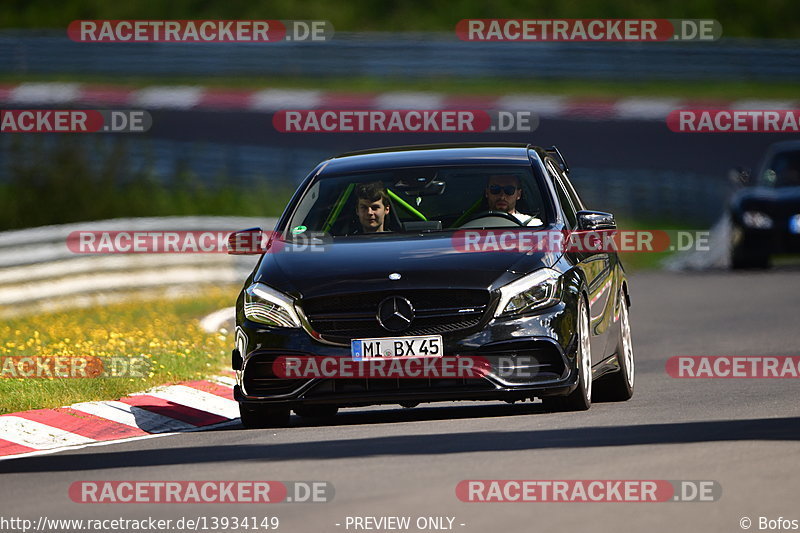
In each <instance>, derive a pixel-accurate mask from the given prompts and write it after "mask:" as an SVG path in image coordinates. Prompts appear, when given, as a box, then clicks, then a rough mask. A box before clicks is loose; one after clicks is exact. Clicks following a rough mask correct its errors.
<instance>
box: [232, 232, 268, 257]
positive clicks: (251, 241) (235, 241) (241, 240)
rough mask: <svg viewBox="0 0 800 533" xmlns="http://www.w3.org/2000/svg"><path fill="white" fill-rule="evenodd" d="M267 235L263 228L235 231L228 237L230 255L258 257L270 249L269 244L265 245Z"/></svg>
mask: <svg viewBox="0 0 800 533" xmlns="http://www.w3.org/2000/svg"><path fill="white" fill-rule="evenodd" d="M264 237H265V233H264V232H263V231H262V230H261V228H250V229H245V230H241V231H234V232H233V233H231V234H230V235H228V254H229V255H258V254H263V253H264V252H266V251H267V248H269V243H268V242H267V243H264V242H263V241H264Z"/></svg>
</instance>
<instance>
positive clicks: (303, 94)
mask: <svg viewBox="0 0 800 533" xmlns="http://www.w3.org/2000/svg"><path fill="white" fill-rule="evenodd" d="M321 101H322V91H313V90H299V89H295V90H289V89H267V90H264V91H257V92H255V93H253V95H252V96H251V97H250V108H251V109H256V110H259V111H277V110H280V109H308V108H313V107H317V106H318V105H319V104H320V102H321Z"/></svg>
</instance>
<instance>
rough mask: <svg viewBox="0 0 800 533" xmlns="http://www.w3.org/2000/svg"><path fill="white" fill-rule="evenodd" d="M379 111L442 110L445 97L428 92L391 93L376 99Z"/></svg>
mask: <svg viewBox="0 0 800 533" xmlns="http://www.w3.org/2000/svg"><path fill="white" fill-rule="evenodd" d="M375 105H376V106H377V108H378V109H440V108H441V107H442V106H443V105H444V96H443V95H441V94H438V93H426V92H401V91H398V92H390V93H383V94H380V95H378V97H377V98H376V99H375Z"/></svg>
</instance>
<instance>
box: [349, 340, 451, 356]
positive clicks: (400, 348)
mask: <svg viewBox="0 0 800 533" xmlns="http://www.w3.org/2000/svg"><path fill="white" fill-rule="evenodd" d="M350 349H351V353H352V355H353V359H355V360H356V361H361V360H362V359H371V358H374V357H442V351H443V350H442V336H441V335H419V336H416V337H380V338H376V339H353V340H352V341H350Z"/></svg>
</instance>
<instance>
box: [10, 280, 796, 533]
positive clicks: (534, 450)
mask: <svg viewBox="0 0 800 533" xmlns="http://www.w3.org/2000/svg"><path fill="white" fill-rule="evenodd" d="M799 277H800V269H798V268H797V267H783V268H779V269H776V270H772V271H767V272H750V273H729V272H720V271H717V272H704V273H669V272H646V273H640V274H636V275H634V276H632V278H631V291H632V299H633V307H632V309H631V311H632V313H631V321H632V328H633V341H634V348H635V353H636V359H637V389H636V394H635V396H634V398H633V399H632V400H630V401H629V402H626V403H617V404H595V405H593V406H592V408H591V409H590V410H589V411H587V412H582V413H560V414H559V413H545V412H544V411H543V410H542V409H541V408H540V407H539V405H538V404H530V403H529V404H517V405H513V406H510V405H506V404H502V403H488V404H482V403H475V404H472V403H464V404H458V405H455V404H450V405H447V404H440V405H437V404H428V405H423V406H420V407H418V408H416V409H410V410H405V409H400V408H392V407H385V408H369V409H357V410H356V409H350V410H345V411H343V412H342V413H340V415H339V416H338V417H337V418H336V419H335V422H334V423H333V424H330V425H313V424H302V423H301V422H300V421H299V420H294V421H293V422H294V425H293V427H291V428H287V429H281V430H244V429H242V428H240V427H239V426H233V427H230V428H227V429H222V430H216V431H210V432H201V433H186V434H179V435H172V436H166V437H162V438H156V439H150V440H139V441H134V442H127V443H118V444H111V445H107V446H99V447H92V448H85V449H82V450H74V451H67V452H61V453H57V454H53V455H49V456H42V457H33V458H25V459H12V460H8V461H2V462H0V473H2V474H3V475H2V483H0V501H1V502H2V514H3V516H5V517H9V516H18V517H27V518H31V519H34V520H37V519H38V517H39V516H40V515H46V516H47V517H49V518H119V517H124V518H145V517H147V516H157V517H162V518H171V519H173V520H174V519H177V518H178V517H180V516H189V517H197V516H209V517H210V516H218V517H220V516H235V515H238V516H253V515H256V516H264V515H271V516H278V517H279V518H280V520H281V525H280V529H279V531H286V532H292V531H297V532H328V531H331V532H333V531H348V529H346V528H345V517H347V516H387V515H388V516H411V517H412V520H413V519H415V518H416V517H418V516H450V517H455V522H454V524H455V525H454V530H456V531H477V532H487V531H525V532H531V531H534V532H535V531H581V530H591V531H596V532H606V531H608V532H611V531H664V532H667V531H669V532H674V531H697V532H704V533H706V532H716V531H719V532H734V531H742V529H741V528H740V525H739V521H740V519H741V518H742V517H745V516H746V517H749V518H751V519H752V520H753V527H752V528H751V529H752V530H754V531H755V530H759V529H758V519H759V517H761V516H764V517H769V518H771V519H775V518H778V517H779V516H781V517H784V518H790V519H800V510H798V506H797V487H798V482H797V481H798V477H800V445H798V441H799V440H800V409H798V386H799V385H800V382H798V380H796V379H780V380H779V379H760V380H757V379H718V380H708V379H700V380H688V379H674V378H671V377H669V376H668V375H667V374H666V372H665V370H664V364H665V361H666V360H667V359H668V358H669V357H670V356H673V355H797V347H798V346H799V345H800V330H798V328H797V315H796V313H797V309H798V305H797V296H798V291H797V287H798V284H797V281H798V278H799ZM236 479H239V480H282V481H292V480H306V481H308V480H325V481H329V482H332V483H333V485H334V486H335V491H336V493H335V498H334V500H333V501H332V502H330V503H315V504H312V503H305V504H297V503H280V504H274V505H224V504H216V505H197V504H193V505H192V504H186V505H181V506H175V505H150V504H137V505H132V504H128V505H120V504H104V505H92V504H77V503H74V502H72V501H71V500H70V499H69V497H68V493H67V491H68V488H69V486H70V484H71V483H72V482H74V481H78V480H162V481H163V480H236ZM464 479H665V480H715V481H717V482H718V483H719V484H720V485H721V487H722V495H721V498H720V499H719V501H716V502H705V503H695V502H693V503H686V502H683V503H679V502H669V503H464V502H461V501H459V500H458V499H457V497H456V493H455V487H456V485H457V483H458V482H459V481H460V480H464ZM336 524H341V525H340V526H336ZM460 524H464V525H463V526H461V525H460ZM172 530H175V529H172ZM349 531H354V530H353V529H352V528H351V529H349ZM412 531H417V530H416V529H412Z"/></svg>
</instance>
